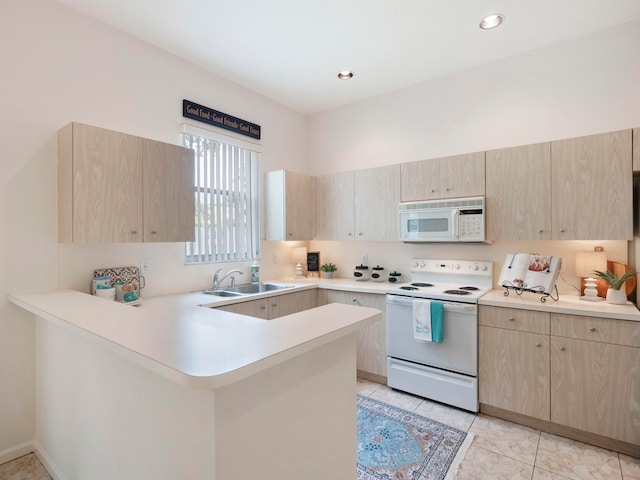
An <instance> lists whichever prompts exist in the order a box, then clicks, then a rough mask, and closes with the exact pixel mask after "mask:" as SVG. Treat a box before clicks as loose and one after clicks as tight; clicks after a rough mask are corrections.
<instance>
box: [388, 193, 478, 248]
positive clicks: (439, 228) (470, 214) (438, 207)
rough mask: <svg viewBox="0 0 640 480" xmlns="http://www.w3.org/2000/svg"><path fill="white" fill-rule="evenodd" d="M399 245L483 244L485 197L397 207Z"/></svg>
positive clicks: (402, 204) (414, 203) (409, 203)
mask: <svg viewBox="0 0 640 480" xmlns="http://www.w3.org/2000/svg"><path fill="white" fill-rule="evenodd" d="M399 216H400V240H401V241H402V242H484V241H485V206H484V197H469V198H455V199H449V200H433V201H425V202H404V203H401V204H400V213H399Z"/></svg>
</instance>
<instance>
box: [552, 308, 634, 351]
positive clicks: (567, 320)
mask: <svg viewBox="0 0 640 480" xmlns="http://www.w3.org/2000/svg"><path fill="white" fill-rule="evenodd" d="M551 335H556V336H559V337H569V338H579V339H582V340H592V341H594V342H603V343H613V344H616V345H627V346H630V347H640V322H634V321H631V320H614V319H612V318H600V317H585V316H582V315H566V314H560V313H552V314H551Z"/></svg>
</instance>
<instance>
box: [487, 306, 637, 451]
mask: <svg viewBox="0 0 640 480" xmlns="http://www.w3.org/2000/svg"><path fill="white" fill-rule="evenodd" d="M479 323H480V327H479V329H480V336H479V342H480V344H479V375H478V376H479V396H480V409H481V411H482V412H484V413H488V414H490V415H494V416H498V417H502V418H505V419H507V420H511V421H514V422H517V423H521V424H524V425H528V426H531V427H534V428H539V429H541V430H544V431H549V432H551V433H556V434H559V435H563V436H567V437H569V438H574V439H576V440H580V441H582V442H585V443H590V444H593V445H598V446H601V447H604V448H609V449H611V450H616V451H619V452H622V453H626V454H628V455H633V456H636V457H640V322H634V321H626V320H617V319H607V318H600V317H587V316H578V315H567V314H559V313H547V312H535V311H530V310H520V309H512V308H502V307H492V306H485V305H481V306H480V316H479ZM545 329H546V332H548V333H545V332H544V330H545Z"/></svg>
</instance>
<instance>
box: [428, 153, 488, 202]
mask: <svg viewBox="0 0 640 480" xmlns="http://www.w3.org/2000/svg"><path fill="white" fill-rule="evenodd" d="M484 194H485V154H484V152H476V153H469V154H465V155H455V156H452V157H445V158H441V159H440V195H439V198H456V197H479V196H482V195H484Z"/></svg>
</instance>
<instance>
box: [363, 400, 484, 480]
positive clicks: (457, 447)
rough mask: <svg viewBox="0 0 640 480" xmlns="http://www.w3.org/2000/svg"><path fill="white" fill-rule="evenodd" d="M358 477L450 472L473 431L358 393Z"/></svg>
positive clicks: (379, 479)
mask: <svg viewBox="0 0 640 480" xmlns="http://www.w3.org/2000/svg"><path fill="white" fill-rule="evenodd" d="M357 405H358V453H357V458H358V480H444V479H451V478H453V477H454V476H455V472H456V471H457V467H458V465H459V463H460V462H461V461H462V458H463V457H464V454H465V453H466V451H467V449H468V447H469V444H470V443H471V441H472V434H470V433H467V432H465V431H463V430H458V429H457V428H453V427H450V426H448V425H445V424H444V423H440V422H437V421H435V420H432V419H430V418H427V417H423V416H421V415H417V414H415V413H413V412H410V411H408V410H403V409H401V408H397V407H394V406H392V405H388V404H386V403H383V402H379V401H377V400H373V399H372V398H369V397H364V396H362V395H358V402H357Z"/></svg>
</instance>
